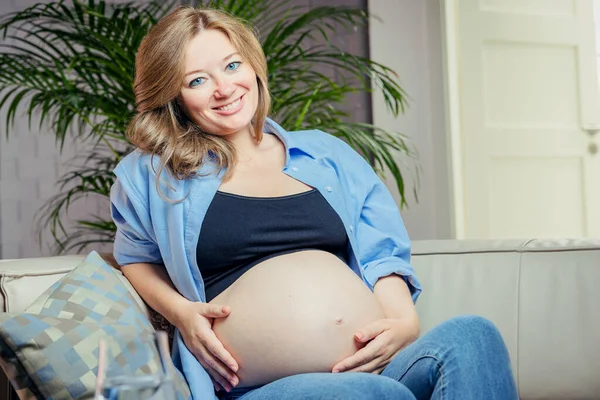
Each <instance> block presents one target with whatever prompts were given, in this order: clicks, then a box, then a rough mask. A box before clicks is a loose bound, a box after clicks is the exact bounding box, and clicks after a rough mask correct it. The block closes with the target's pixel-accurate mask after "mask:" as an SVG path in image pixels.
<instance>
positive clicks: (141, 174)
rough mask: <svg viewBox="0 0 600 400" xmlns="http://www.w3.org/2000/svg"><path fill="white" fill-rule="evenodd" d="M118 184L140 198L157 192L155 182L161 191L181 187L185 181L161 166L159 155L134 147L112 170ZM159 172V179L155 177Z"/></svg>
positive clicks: (165, 191) (164, 191) (167, 191)
mask: <svg viewBox="0 0 600 400" xmlns="http://www.w3.org/2000/svg"><path fill="white" fill-rule="evenodd" d="M113 172H114V174H115V176H116V177H117V179H118V180H119V182H120V185H121V186H122V187H123V188H124V189H126V191H127V192H136V193H137V195H138V196H139V197H141V198H142V199H144V198H148V196H152V195H153V194H155V193H154V192H157V183H158V184H159V186H160V188H161V190H163V193H169V192H170V191H173V190H176V191H177V190H179V189H182V188H183V187H184V186H186V182H185V181H183V180H178V179H176V178H174V177H173V176H172V175H171V174H170V173H169V172H168V170H167V169H166V168H163V166H162V163H161V160H160V156H158V155H152V154H149V153H147V152H144V151H141V150H140V149H135V150H133V151H132V152H131V153H129V154H128V155H126V156H125V157H123V159H122V160H121V161H120V162H119V163H118V164H117V166H116V167H115V169H114V170H113ZM158 174H160V179H158V182H157V177H158Z"/></svg>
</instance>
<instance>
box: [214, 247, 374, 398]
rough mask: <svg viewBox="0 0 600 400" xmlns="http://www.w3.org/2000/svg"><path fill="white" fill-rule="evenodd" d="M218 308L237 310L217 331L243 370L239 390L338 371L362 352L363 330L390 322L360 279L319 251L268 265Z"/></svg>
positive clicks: (237, 287)
mask: <svg viewBox="0 0 600 400" xmlns="http://www.w3.org/2000/svg"><path fill="white" fill-rule="evenodd" d="M211 303H213V304H222V305H228V306H230V307H231V313H230V314H229V316H228V317H227V318H224V319H218V320H215V323H214V325H213V330H214V332H215V334H216V336H217V337H218V338H219V340H220V341H221V342H222V343H223V345H224V346H225V348H226V349H227V350H228V351H229V352H230V353H231V355H232V356H233V357H234V358H235V359H236V361H237V362H238V364H239V367H240V369H239V371H238V373H237V375H238V377H239V378H240V384H239V385H238V387H245V386H252V385H260V384H265V383H268V382H272V381H274V380H276V379H279V378H282V377H285V376H289V375H294V374H299V373H305V372H328V371H331V369H332V367H333V366H334V365H335V364H336V363H337V362H339V361H341V360H342V359H344V358H346V357H348V356H350V355H352V354H354V353H355V352H356V351H357V350H358V349H359V348H360V347H361V346H360V345H359V344H358V343H357V342H356V341H355V340H354V334H355V333H356V331H357V330H358V329H360V328H362V327H364V326H365V325H367V324H369V323H371V322H373V321H375V320H377V319H381V318H383V311H382V310H381V307H380V306H379V303H378V302H377V300H376V298H375V296H374V295H373V293H372V292H371V291H370V290H369V288H367V286H366V285H365V284H364V283H363V281H362V280H361V279H360V277H358V276H357V275H356V274H355V273H354V272H353V271H352V270H350V268H349V267H348V266H347V265H346V264H344V263H343V262H342V261H341V260H340V259H339V258H337V257H336V256H334V255H332V254H330V253H327V252H323V251H317V250H308V251H301V252H296V253H291V254H285V255H281V256H277V257H274V258H271V259H269V260H266V261H264V262H262V263H260V264H258V265H256V266H254V267H253V268H252V269H250V270H249V271H248V272H246V273H245V274H244V275H242V276H241V277H240V278H239V279H238V280H237V281H235V282H234V283H233V284H232V285H231V286H230V287H229V288H227V290H225V291H223V293H221V294H219V295H218V296H217V297H215V298H214V299H213V300H212V301H211Z"/></svg>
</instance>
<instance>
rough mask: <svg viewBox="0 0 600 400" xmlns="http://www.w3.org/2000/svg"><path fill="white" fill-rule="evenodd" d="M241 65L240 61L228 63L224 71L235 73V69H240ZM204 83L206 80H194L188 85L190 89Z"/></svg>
mask: <svg viewBox="0 0 600 400" xmlns="http://www.w3.org/2000/svg"><path fill="white" fill-rule="evenodd" d="M241 64H242V62H241V61H233V62H230V63H229V64H227V66H226V67H225V71H229V72H231V71H235V70H237V69H238V68H239V67H240V65H241ZM204 81H206V78H196V79H194V80H192V81H191V82H190V83H189V86H190V87H191V88H195V87H198V86H200V85H202V84H203V83H204Z"/></svg>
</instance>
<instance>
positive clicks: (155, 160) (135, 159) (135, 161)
mask: <svg viewBox="0 0 600 400" xmlns="http://www.w3.org/2000/svg"><path fill="white" fill-rule="evenodd" d="M159 169H160V158H159V157H158V156H153V155H152V154H149V153H147V152H144V151H141V150H140V149H135V150H133V151H132V152H131V153H129V154H127V155H126V156H125V157H123V159H121V161H119V163H118V164H117V166H116V167H115V169H114V171H113V172H114V173H115V175H116V176H117V178H119V179H127V180H130V181H137V180H140V179H142V180H146V179H148V178H151V177H156V173H157V172H158V171H159Z"/></svg>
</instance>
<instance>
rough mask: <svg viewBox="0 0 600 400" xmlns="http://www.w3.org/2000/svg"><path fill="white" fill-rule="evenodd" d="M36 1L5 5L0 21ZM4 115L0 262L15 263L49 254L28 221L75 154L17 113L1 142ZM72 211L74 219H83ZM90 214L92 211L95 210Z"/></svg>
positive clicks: (6, 2)
mask: <svg viewBox="0 0 600 400" xmlns="http://www.w3.org/2000/svg"><path fill="white" fill-rule="evenodd" d="M38 2H39V1H33V0H4V1H2V2H0V15H5V14H8V13H11V12H14V11H18V10H22V9H24V8H26V7H28V6H31V5H33V4H35V3H38ZM5 114H6V112H5V111H4V110H3V112H2V117H1V118H0V258H18V257H26V256H30V257H33V256H39V255H42V254H48V253H49V249H48V246H47V244H48V243H49V241H48V240H47V239H48V238H46V240H45V245H43V246H42V247H40V246H38V241H37V237H36V235H35V230H34V228H33V221H34V218H35V215H36V213H37V211H38V210H39V208H40V207H41V206H42V205H43V204H44V202H45V200H46V199H48V198H49V197H51V196H52V195H53V194H55V193H57V188H56V180H57V179H58V178H59V177H60V176H61V175H62V174H63V173H64V172H65V166H64V163H65V162H66V161H67V160H68V159H70V158H71V157H72V156H73V155H75V154H76V152H77V146H76V145H74V144H73V142H71V141H69V140H67V141H66V144H65V148H64V150H63V153H62V154H59V152H58V150H57V146H56V145H55V143H54V136H53V135H52V134H50V133H49V131H48V130H47V129H41V130H40V129H38V124H37V122H36V121H33V124H32V128H31V130H30V129H29V127H28V123H27V118H26V117H25V116H23V113H22V112H21V113H19V117H18V118H17V120H16V124H15V126H14V128H12V129H11V130H10V131H9V132H10V134H9V136H8V140H7V139H6V128H5V122H4V121H5V120H6V119H5ZM81 211H82V210H75V209H73V214H72V215H73V217H75V218H76V217H77V216H79V215H82V212H81ZM94 211H96V210H95V209H94Z"/></svg>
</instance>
